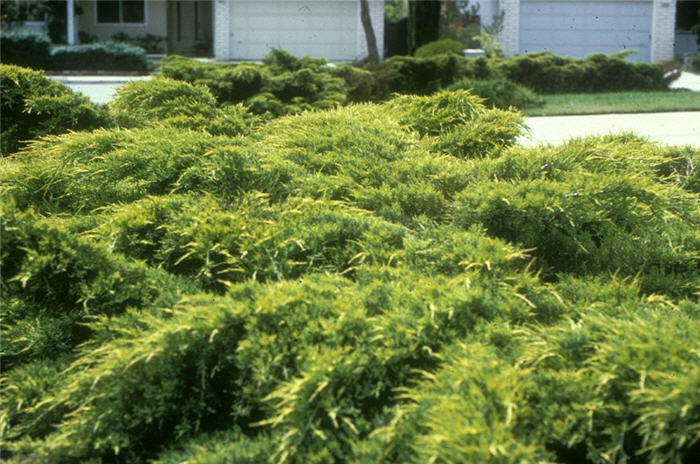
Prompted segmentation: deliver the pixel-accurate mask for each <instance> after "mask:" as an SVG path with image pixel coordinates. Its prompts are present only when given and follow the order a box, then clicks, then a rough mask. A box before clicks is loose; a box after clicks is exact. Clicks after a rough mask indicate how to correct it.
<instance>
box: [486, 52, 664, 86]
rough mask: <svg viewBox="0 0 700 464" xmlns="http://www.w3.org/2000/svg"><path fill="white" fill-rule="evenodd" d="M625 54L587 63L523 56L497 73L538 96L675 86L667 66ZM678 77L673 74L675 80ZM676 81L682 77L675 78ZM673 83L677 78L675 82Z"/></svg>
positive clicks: (590, 59)
mask: <svg viewBox="0 0 700 464" xmlns="http://www.w3.org/2000/svg"><path fill="white" fill-rule="evenodd" d="M625 56H626V54H625V53H618V54H614V55H604V54H602V53H597V54H594V55H590V56H589V57H587V58H585V59H575V58H563V57H559V56H556V55H553V54H552V53H548V52H546V53H535V54H527V55H519V56H515V57H513V58H510V59H508V60H503V61H501V62H496V63H495V66H496V68H497V70H498V71H497V73H498V74H499V75H501V76H503V77H505V78H507V79H510V80H512V81H514V82H517V83H519V84H522V85H524V86H526V87H528V88H530V89H532V90H534V91H535V92H538V93H567V92H569V93H574V92H584V93H585V92H614V91H624V90H665V89H667V88H668V84H669V83H670V82H671V81H670V80H668V78H667V76H666V74H665V72H664V71H665V70H664V67H663V65H661V64H656V63H655V64H652V63H630V62H628V61H626V60H625ZM673 75H674V74H672V76H673ZM675 77H678V76H677V75H675ZM671 80H673V78H671Z"/></svg>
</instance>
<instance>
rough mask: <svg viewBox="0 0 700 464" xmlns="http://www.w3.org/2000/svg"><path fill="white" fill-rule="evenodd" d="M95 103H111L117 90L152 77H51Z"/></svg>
mask: <svg viewBox="0 0 700 464" xmlns="http://www.w3.org/2000/svg"><path fill="white" fill-rule="evenodd" d="M51 78H52V79H54V80H57V81H59V82H61V83H63V84H65V85H67V86H68V87H70V88H71V89H72V90H74V91H76V92H80V93H82V94H83V95H85V96H86V97H88V98H89V99H90V100H91V101H92V102H94V103H109V102H110V101H111V100H112V98H114V95H115V94H116V93H117V89H118V88H119V87H121V86H122V85H124V84H126V83H127V82H131V81H142V80H146V79H150V78H151V76H51Z"/></svg>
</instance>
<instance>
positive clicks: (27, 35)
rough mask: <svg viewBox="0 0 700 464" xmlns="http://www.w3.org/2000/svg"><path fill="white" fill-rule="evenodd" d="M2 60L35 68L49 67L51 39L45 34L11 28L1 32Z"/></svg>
mask: <svg viewBox="0 0 700 464" xmlns="http://www.w3.org/2000/svg"><path fill="white" fill-rule="evenodd" d="M0 49H2V62H3V63H4V64H13V65H17V66H24V67H27V68H33V69H47V67H49V63H50V55H51V41H50V40H49V38H48V37H47V36H45V35H43V34H40V33H37V32H32V31H23V30H11V31H2V32H0Z"/></svg>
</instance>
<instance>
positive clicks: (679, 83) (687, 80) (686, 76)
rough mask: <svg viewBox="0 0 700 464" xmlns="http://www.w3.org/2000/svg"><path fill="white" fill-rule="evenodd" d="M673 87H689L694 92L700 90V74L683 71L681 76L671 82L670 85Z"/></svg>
mask: <svg viewBox="0 0 700 464" xmlns="http://www.w3.org/2000/svg"><path fill="white" fill-rule="evenodd" d="M669 87H670V88H672V89H688V90H692V91H693V92H700V75H697V74H693V73H689V72H686V71H684V72H682V73H681V77H679V78H678V79H676V80H675V81H673V82H671V85H669Z"/></svg>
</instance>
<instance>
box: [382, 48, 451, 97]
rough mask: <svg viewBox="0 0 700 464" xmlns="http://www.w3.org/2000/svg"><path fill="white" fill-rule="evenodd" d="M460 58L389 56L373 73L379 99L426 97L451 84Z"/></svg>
mask: <svg viewBox="0 0 700 464" xmlns="http://www.w3.org/2000/svg"><path fill="white" fill-rule="evenodd" d="M459 60H460V58H459V57H457V56H452V55H441V56H437V57H433V58H414V57H410V56H392V57H391V58H389V59H388V60H385V61H384V62H382V63H381V64H380V65H379V66H378V68H377V69H376V70H375V71H374V75H375V78H376V80H377V90H378V97H379V99H385V98H387V97H388V96H390V95H391V94H392V93H407V94H418V95H425V94H430V93H433V92H435V91H437V90H439V89H440V88H442V87H445V86H447V85H449V84H451V83H453V82H454V81H455V80H456V79H457V78H458V77H460V74H459Z"/></svg>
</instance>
